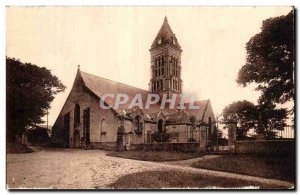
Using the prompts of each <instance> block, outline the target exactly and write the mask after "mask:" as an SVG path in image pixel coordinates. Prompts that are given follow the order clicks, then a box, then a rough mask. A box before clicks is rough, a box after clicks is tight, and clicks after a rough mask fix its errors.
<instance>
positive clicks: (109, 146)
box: [91, 142, 117, 150]
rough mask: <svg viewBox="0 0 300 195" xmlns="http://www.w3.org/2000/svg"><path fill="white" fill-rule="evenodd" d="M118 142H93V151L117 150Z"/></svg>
mask: <svg viewBox="0 0 300 195" xmlns="http://www.w3.org/2000/svg"><path fill="white" fill-rule="evenodd" d="M116 146H117V144H116V142H91V148H92V149H102V150H115V149H116Z"/></svg>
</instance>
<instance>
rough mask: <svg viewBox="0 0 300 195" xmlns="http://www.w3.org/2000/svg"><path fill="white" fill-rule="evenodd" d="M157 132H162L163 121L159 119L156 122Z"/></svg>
mask: <svg viewBox="0 0 300 195" xmlns="http://www.w3.org/2000/svg"><path fill="white" fill-rule="evenodd" d="M157 128H158V132H160V133H162V132H164V121H163V120H162V119H160V120H159V121H158V123H157Z"/></svg>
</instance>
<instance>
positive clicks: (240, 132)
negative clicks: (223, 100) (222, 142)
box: [222, 100, 257, 140]
mask: <svg viewBox="0 0 300 195" xmlns="http://www.w3.org/2000/svg"><path fill="white" fill-rule="evenodd" d="M255 115H256V107H255V105H254V104H253V103H251V102H249V101H246V100H244V101H238V102H233V103H232V104H230V105H228V106H226V107H225V108H224V109H223V120H222V123H224V124H225V126H224V127H225V128H226V127H227V125H226V124H228V123H232V122H235V123H237V129H236V136H237V139H238V140H243V139H246V138H247V132H248V131H249V130H250V129H253V128H255V124H257V121H256V119H257V117H256V116H255Z"/></svg>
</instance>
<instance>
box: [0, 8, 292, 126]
mask: <svg viewBox="0 0 300 195" xmlns="http://www.w3.org/2000/svg"><path fill="white" fill-rule="evenodd" d="M291 10H292V7H7V8H6V55H7V56H8V57H14V58H17V59H20V60H21V61H22V62H30V63H32V64H36V65H38V66H41V67H42V66H44V67H46V68H48V69H50V70H51V72H52V73H53V74H54V75H56V76H57V77H58V78H59V79H60V80H61V81H62V83H63V84H64V85H65V86H66V87H67V89H66V90H65V92H63V93H60V94H58V95H56V96H55V99H54V101H53V102H52V104H51V109H50V110H49V125H52V124H53V123H54V122H55V120H56V118H57V116H58V114H59V112H60V110H61V108H62V106H63V104H64V102H65V100H66V98H67V96H68V94H69V92H70V90H71V87H72V84H73V82H74V79H75V75H76V71H77V68H78V65H80V69H81V70H82V71H84V72H87V73H91V74H94V75H97V76H100V77H104V78H107V79H111V80H114V81H118V82H122V83H125V84H129V85H131V86H135V87H139V88H142V89H149V87H148V83H149V81H150V53H149V49H150V46H151V44H152V42H153V40H154V38H155V37H156V34H157V33H158V31H159V29H160V27H161V25H162V24H163V20H164V17H165V16H166V17H167V18H168V21H169V24H170V26H171V28H172V30H173V32H174V33H175V34H176V37H177V39H178V42H179V44H180V45H181V48H182V50H183V53H182V58H181V66H182V80H183V92H184V93H186V94H190V95H195V96H196V97H197V99H198V100H203V99H210V101H211V103H212V107H213V110H214V113H215V114H220V113H222V110H223V109H224V107H225V106H227V105H228V104H230V103H232V102H234V101H239V100H248V101H251V102H253V103H256V102H257V99H258V97H259V95H260V93H259V92H258V91H255V90H254V89H255V84H251V85H250V86H247V87H245V88H244V87H242V86H239V85H238V84H237V83H236V78H237V74H238V71H239V69H240V68H241V67H242V66H243V65H244V64H245V62H246V49H245V45H246V43H247V42H248V41H249V39H250V38H251V37H252V36H254V35H255V34H257V33H259V32H260V28H261V24H262V21H263V20H265V19H268V18H270V17H276V16H281V15H286V14H287V13H289V12H290V11H291ZM44 119H46V118H44Z"/></svg>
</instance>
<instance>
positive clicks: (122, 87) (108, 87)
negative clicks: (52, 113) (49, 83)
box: [77, 71, 209, 121]
mask: <svg viewBox="0 0 300 195" xmlns="http://www.w3.org/2000/svg"><path fill="white" fill-rule="evenodd" d="M77 74H79V76H80V77H81V78H82V80H83V83H84V85H85V86H86V87H87V88H88V89H89V90H90V91H91V92H92V93H93V94H94V95H96V96H97V97H99V98H101V96H103V95H104V94H108V93H109V94H113V95H114V97H113V98H106V99H105V103H107V104H108V105H111V106H113V105H114V103H115V100H116V95H117V94H127V95H128V97H129V99H128V101H127V103H126V104H125V105H122V106H121V107H120V108H118V109H114V110H115V111H116V112H117V113H119V114H124V112H125V113H131V112H132V111H133V109H134V108H132V109H128V107H129V105H130V103H131V101H132V99H133V98H134V97H135V95H136V94H141V98H142V101H143V103H145V102H146V100H147V96H148V94H150V93H151V92H150V91H147V90H144V89H140V88H137V87H133V86H130V85H127V84H124V83H120V82H116V81H112V80H109V79H105V78H102V77H98V76H95V75H92V74H89V73H86V72H82V71H78V73H77ZM188 104H189V103H185V106H186V107H187V106H188ZM208 104H209V100H202V101H195V102H194V105H196V106H200V109H197V110H191V109H185V110H184V112H186V113H187V114H189V115H195V116H196V117H197V120H199V121H201V119H202V118H203V116H204V115H205V111H206V109H207V106H208ZM142 111H143V113H145V114H147V115H148V116H149V117H150V118H156V117H157V115H158V113H160V112H162V113H163V114H164V115H165V116H167V115H169V114H174V113H176V112H177V111H176V110H175V109H163V110H161V109H160V104H156V105H151V106H150V109H143V110H142Z"/></svg>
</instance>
